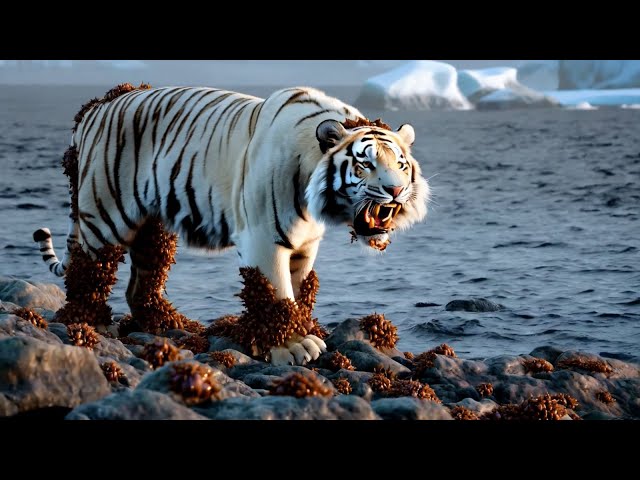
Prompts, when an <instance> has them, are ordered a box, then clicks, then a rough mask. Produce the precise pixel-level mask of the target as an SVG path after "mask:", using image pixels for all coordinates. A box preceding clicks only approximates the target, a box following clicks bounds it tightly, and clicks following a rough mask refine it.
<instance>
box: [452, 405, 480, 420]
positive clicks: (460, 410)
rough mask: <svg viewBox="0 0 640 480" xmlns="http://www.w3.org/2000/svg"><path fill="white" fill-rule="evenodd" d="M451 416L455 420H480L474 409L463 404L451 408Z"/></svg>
mask: <svg viewBox="0 0 640 480" xmlns="http://www.w3.org/2000/svg"><path fill="white" fill-rule="evenodd" d="M451 416H452V417H453V419H454V420H480V418H479V417H478V415H476V413H475V412H474V411H472V410H469V409H468V408H466V407H463V406H461V405H458V406H456V407H454V408H452V409H451Z"/></svg>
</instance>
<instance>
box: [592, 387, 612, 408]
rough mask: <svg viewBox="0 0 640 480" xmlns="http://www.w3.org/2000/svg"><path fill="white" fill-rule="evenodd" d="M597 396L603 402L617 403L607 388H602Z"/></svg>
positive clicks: (608, 403)
mask: <svg viewBox="0 0 640 480" xmlns="http://www.w3.org/2000/svg"><path fill="white" fill-rule="evenodd" d="M596 398H597V399H598V400H600V401H601V402H602V403H606V404H607V405H611V404H612V403H615V401H616V399H615V398H613V396H611V393H609V392H608V391H607V390H601V391H600V392H596Z"/></svg>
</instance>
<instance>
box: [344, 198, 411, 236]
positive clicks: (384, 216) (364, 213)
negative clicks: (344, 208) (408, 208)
mask: <svg viewBox="0 0 640 480" xmlns="http://www.w3.org/2000/svg"><path fill="white" fill-rule="evenodd" d="M400 210H402V205H400V204H399V203H386V204H384V205H382V204H380V203H375V202H370V203H369V205H367V206H366V207H364V208H363V209H362V210H361V211H360V213H358V215H356V218H355V219H354V220H353V229H354V230H355V232H356V233H357V234H358V235H362V236H365V237H369V236H371V235H379V234H381V233H387V232H388V231H389V230H392V229H393V228H394V223H393V220H394V219H395V218H396V217H397V216H398V213H400Z"/></svg>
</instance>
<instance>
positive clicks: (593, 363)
mask: <svg viewBox="0 0 640 480" xmlns="http://www.w3.org/2000/svg"><path fill="white" fill-rule="evenodd" d="M557 367H558V368H563V369H565V368H566V369H579V370H586V371H588V372H598V373H611V372H613V368H611V366H610V365H609V364H608V363H607V362H605V361H604V360H599V359H598V360H589V359H585V358H580V357H574V358H565V359H564V360H561V361H560V362H559V363H558V365H557Z"/></svg>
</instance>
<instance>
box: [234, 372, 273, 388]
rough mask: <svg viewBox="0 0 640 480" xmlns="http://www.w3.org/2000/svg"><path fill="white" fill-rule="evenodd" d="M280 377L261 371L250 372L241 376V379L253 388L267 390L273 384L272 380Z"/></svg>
mask: <svg viewBox="0 0 640 480" xmlns="http://www.w3.org/2000/svg"><path fill="white" fill-rule="evenodd" d="M279 379H280V377H278V376H277V375H264V374H262V373H250V374H248V375H245V376H244V377H243V378H242V381H243V382H244V383H245V384H246V385H248V386H250V387H251V388H253V389H254V390H256V389H258V390H267V391H269V390H270V389H271V387H272V386H273V385H274V382H276V381H278V380H279Z"/></svg>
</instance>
